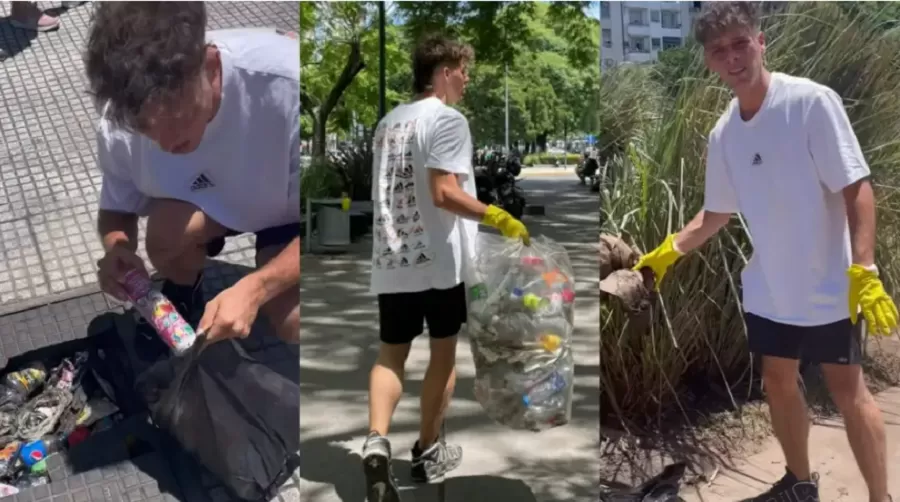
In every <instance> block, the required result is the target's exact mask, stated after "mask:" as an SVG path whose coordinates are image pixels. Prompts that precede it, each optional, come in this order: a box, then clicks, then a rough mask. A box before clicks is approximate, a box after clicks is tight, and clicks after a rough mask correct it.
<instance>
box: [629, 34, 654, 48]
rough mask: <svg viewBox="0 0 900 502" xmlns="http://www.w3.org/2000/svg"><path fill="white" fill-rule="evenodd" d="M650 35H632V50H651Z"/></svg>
mask: <svg viewBox="0 0 900 502" xmlns="http://www.w3.org/2000/svg"><path fill="white" fill-rule="evenodd" d="M649 42H650V37H631V43H630V44H629V45H630V47H631V51H630V52H650V43H649Z"/></svg>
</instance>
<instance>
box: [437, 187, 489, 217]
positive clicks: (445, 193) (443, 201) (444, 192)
mask: <svg viewBox="0 0 900 502" xmlns="http://www.w3.org/2000/svg"><path fill="white" fill-rule="evenodd" d="M432 196H433V197H434V205H435V206H436V207H439V208H441V209H443V210H445V211H450V212H451V213H453V214H457V215H459V216H462V217H463V218H466V219H469V220H475V221H479V222H480V221H482V220H484V214H485V212H486V211H487V205H485V204H484V203H483V202H481V201H480V200H478V199H476V198H475V197H472V196H471V195H469V194H467V193H466V192H465V191H463V189H462V188H459V186H458V185H456V184H455V183H454V184H450V183H446V184H443V185H442V186H438V187H435V189H433V190H432Z"/></svg>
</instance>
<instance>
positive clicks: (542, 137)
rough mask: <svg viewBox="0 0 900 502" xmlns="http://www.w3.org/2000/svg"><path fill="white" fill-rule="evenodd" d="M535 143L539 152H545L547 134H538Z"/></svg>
mask: <svg viewBox="0 0 900 502" xmlns="http://www.w3.org/2000/svg"><path fill="white" fill-rule="evenodd" d="M535 143H537V147H538V148H539V149H540V151H541V152H546V151H547V133H546V132H542V133H540V134H538V136H537V138H535Z"/></svg>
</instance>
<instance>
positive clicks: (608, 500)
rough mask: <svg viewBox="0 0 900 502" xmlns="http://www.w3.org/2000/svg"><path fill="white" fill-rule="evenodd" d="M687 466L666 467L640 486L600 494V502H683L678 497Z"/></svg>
mask: <svg viewBox="0 0 900 502" xmlns="http://www.w3.org/2000/svg"><path fill="white" fill-rule="evenodd" d="M686 468H687V464H685V463H684V462H679V463H676V464H670V465H667V466H666V467H665V468H664V469H663V471H662V472H661V473H660V474H658V475H656V476H654V477H652V478H650V479H648V480H647V481H645V482H644V483H643V484H641V485H640V486H637V487H634V488H626V489H624V490H615V491H612V492H608V493H603V494H600V500H601V502H683V499H682V498H681V497H679V496H678V491H679V490H680V488H681V478H683V477H684V471H685V469H686Z"/></svg>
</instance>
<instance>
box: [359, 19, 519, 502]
mask: <svg viewBox="0 0 900 502" xmlns="http://www.w3.org/2000/svg"><path fill="white" fill-rule="evenodd" d="M473 58H474V54H473V51H472V48H471V47H469V46H468V45H465V44H462V43H460V42H457V41H454V40H451V39H448V38H445V37H442V36H432V37H428V38H426V39H425V40H423V41H422V42H420V43H419V44H418V45H417V47H416V49H415V52H414V54H413V79H414V82H413V87H414V90H415V92H416V97H415V98H414V100H413V101H412V102H410V103H405V104H402V105H400V106H398V107H397V108H395V109H394V110H392V111H391V112H390V113H389V114H387V116H385V117H384V118H383V119H382V120H381V122H380V123H379V124H378V127H377V128H376V130H375V145H374V152H375V153H374V159H373V166H372V180H373V183H372V200H373V201H374V204H375V215H374V219H375V225H374V238H373V247H372V277H371V290H372V292H373V293H375V294H377V295H378V312H379V322H380V331H381V333H380V338H381V345H380V349H379V353H378V360H377V361H376V362H375V365H374V367H373V368H372V372H371V374H370V376H369V430H370V431H371V432H370V434H369V436H368V437H367V438H366V442H365V444H364V445H363V468H364V470H365V474H366V483H367V493H368V499H369V502H399V501H400V494H399V492H398V489H397V486H396V484H395V482H394V479H393V474H392V471H391V465H390V462H391V445H390V443H389V442H388V440H387V437H386V436H387V433H388V428H389V427H390V424H391V417H392V415H393V413H394V409H395V408H396V407H397V403H398V402H399V401H400V396H401V395H402V393H403V377H404V367H405V365H406V358H407V356H408V355H409V350H410V346H411V344H412V341H413V340H414V339H415V338H416V337H417V336H419V335H420V334H422V332H423V325H425V324H427V325H428V334H429V336H430V344H431V359H430V361H429V363H428V369H427V370H426V372H425V380H424V381H423V382H422V396H421V404H420V412H421V425H420V429H419V439H418V441H416V444H415V445H414V446H413V449H412V478H413V480H415V481H417V482H422V483H427V482H434V481H438V480H440V479H442V478H443V477H444V475H445V474H446V473H447V472H449V471H451V470H453V469H455V468H456V467H458V466H459V464H460V462H461V460H462V448H460V447H459V446H456V445H450V444H447V443H446V442H445V441H444V439H443V438H441V437H439V435H440V428H441V423H442V422H443V419H444V413H445V411H446V409H447V406H448V404H449V402H450V397H451V396H452V394H453V389H454V386H455V384H456V371H455V368H456V341H457V335H458V333H459V331H460V330H461V328H462V326H463V324H464V323H465V322H466V290H465V285H464V284H463V279H462V272H463V267H464V266H465V264H466V262H467V261H468V260H470V259H471V257H472V256H473V245H474V242H475V237H476V235H477V233H478V222H479V221H480V222H482V223H484V224H486V225H489V226H492V227H494V228H497V229H498V230H500V232H501V233H502V234H503V235H505V236H506V237H510V238H521V239H523V240H525V242H528V232H527V231H526V230H525V226H524V225H522V223H521V222H519V221H518V220H516V219H514V218H513V217H512V216H510V215H509V213H507V212H506V211H504V210H502V209H500V208H498V207H496V206H485V205H484V204H482V203H481V202H479V201H478V199H477V198H476V197H475V178H474V174H473V171H472V138H471V135H470V132H469V123H468V121H467V120H466V118H465V117H464V116H463V115H462V114H461V113H459V112H458V111H456V110H454V109H453V108H451V107H450V106H451V105H453V104H455V103H457V102H459V100H460V99H462V96H463V92H464V90H465V87H466V83H468V81H469V75H468V67H469V65H470V64H471V62H472V60H473Z"/></svg>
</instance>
